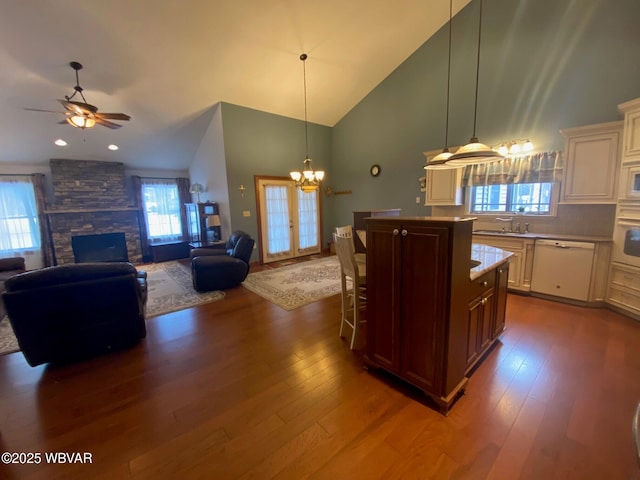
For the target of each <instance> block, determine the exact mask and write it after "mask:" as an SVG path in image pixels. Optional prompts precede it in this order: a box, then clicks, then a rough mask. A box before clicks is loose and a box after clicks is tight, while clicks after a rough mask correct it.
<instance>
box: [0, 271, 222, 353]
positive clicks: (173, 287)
mask: <svg viewBox="0 0 640 480" xmlns="http://www.w3.org/2000/svg"><path fill="white" fill-rule="evenodd" d="M136 268H138V270H144V271H145V272H147V283H148V292H149V296H148V298H147V310H146V318H147V319H149V318H151V317H156V316H158V315H162V314H165V313H169V312H175V311H177V310H183V309H185V308H189V307H195V306H196V305H200V304H202V303H208V302H214V301H216V300H221V299H223V298H224V292H220V291H213V292H205V293H198V292H196V291H195V290H194V289H193V286H192V283H191V270H190V269H189V266H187V265H184V264H182V263H180V262H175V261H173V262H163V263H154V264H149V265H140V266H137V267H136ZM18 350H20V348H19V347H18V341H17V340H16V337H15V335H14V334H13V329H12V328H11V324H10V323H9V317H6V316H5V317H4V319H2V321H0V355H4V354H7V353H12V352H17V351H18Z"/></svg>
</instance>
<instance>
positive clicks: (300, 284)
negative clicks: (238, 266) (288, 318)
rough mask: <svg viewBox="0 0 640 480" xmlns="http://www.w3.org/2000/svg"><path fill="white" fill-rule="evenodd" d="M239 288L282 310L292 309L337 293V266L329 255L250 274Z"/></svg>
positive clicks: (338, 284)
mask: <svg viewBox="0 0 640 480" xmlns="http://www.w3.org/2000/svg"><path fill="white" fill-rule="evenodd" d="M242 286H243V287H244V288H246V289H248V290H251V291H252V292H254V293H257V294H258V295H260V296H261V297H263V298H266V299H267V300H269V301H270V302H272V303H275V304H276V305H278V306H280V307H282V308H284V309H285V310H293V309H294V308H298V307H301V306H303V305H306V304H308V303H312V302H315V301H317V300H320V299H322V298H326V297H330V296H332V295H336V294H339V293H340V263H339V262H338V257H336V256H335V255H332V256H330V257H323V258H320V259H317V260H309V261H306V262H301V263H296V264H294V265H289V266H286V267H280V268H274V269H269V270H264V271H262V272H257V273H250V274H249V276H248V277H247V278H246V280H245V281H244V282H243V283H242Z"/></svg>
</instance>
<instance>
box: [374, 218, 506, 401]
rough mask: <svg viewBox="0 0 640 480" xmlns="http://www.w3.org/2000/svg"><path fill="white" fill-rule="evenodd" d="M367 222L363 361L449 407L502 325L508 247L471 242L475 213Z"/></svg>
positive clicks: (377, 219)
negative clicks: (477, 261) (475, 260)
mask: <svg viewBox="0 0 640 480" xmlns="http://www.w3.org/2000/svg"><path fill="white" fill-rule="evenodd" d="M366 224H367V347H366V356H365V360H366V363H367V365H368V366H369V367H374V368H382V369H384V370H387V371H389V372H391V373H393V374H394V375H396V376H398V377H399V378H401V379H403V380H405V381H407V382H409V383H410V384H412V385H414V386H416V387H418V388H419V389H421V390H422V391H424V393H425V394H427V395H428V396H429V397H431V398H432V399H433V400H435V402H436V403H437V404H438V406H439V409H440V411H441V412H442V413H443V414H446V413H447V412H448V410H449V407H450V406H451V404H452V403H453V401H454V400H455V399H456V398H457V396H458V394H460V393H461V392H462V391H464V387H465V385H466V383H467V380H468V379H467V375H468V374H469V372H470V370H471V369H472V368H473V366H474V365H476V363H477V362H478V361H479V360H480V359H481V358H482V356H483V354H484V353H486V352H487V350H488V349H489V348H490V347H491V345H493V343H494V342H495V341H496V339H497V338H498V335H499V334H500V333H501V332H502V330H503V329H504V325H505V319H504V315H505V308H506V298H507V297H506V281H507V280H506V279H507V274H508V261H509V260H508V259H509V256H510V255H511V254H510V253H508V252H504V251H502V250H500V249H496V248H493V247H486V246H484V245H472V233H471V232H472V226H473V219H462V218H437V217H386V218H385V217H380V218H367V219H366ZM472 254H473V255H474V256H476V257H478V259H480V258H481V260H480V261H481V262H482V263H480V265H478V266H473V265H472Z"/></svg>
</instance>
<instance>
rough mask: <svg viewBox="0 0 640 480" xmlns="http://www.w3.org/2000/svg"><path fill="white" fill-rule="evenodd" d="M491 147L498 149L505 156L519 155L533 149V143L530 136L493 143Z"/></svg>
mask: <svg viewBox="0 0 640 480" xmlns="http://www.w3.org/2000/svg"><path fill="white" fill-rule="evenodd" d="M491 148H494V149H497V150H498V153H500V154H501V155H504V156H509V157H517V156H519V155H526V154H529V153H531V152H532V151H533V148H534V147H533V143H532V142H531V140H529V139H528V138H526V139H519V140H509V141H508V142H501V143H499V144H496V145H493V146H492V147H491Z"/></svg>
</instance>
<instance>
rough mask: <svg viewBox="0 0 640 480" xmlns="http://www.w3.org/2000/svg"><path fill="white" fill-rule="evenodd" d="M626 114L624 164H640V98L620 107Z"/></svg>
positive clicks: (623, 146)
mask: <svg viewBox="0 0 640 480" xmlns="http://www.w3.org/2000/svg"><path fill="white" fill-rule="evenodd" d="M618 110H619V111H620V112H621V113H624V140H623V142H622V163H623V164H624V163H640V98H636V99H635V100H631V101H629V102H625V103H621V104H620V105H618Z"/></svg>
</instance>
